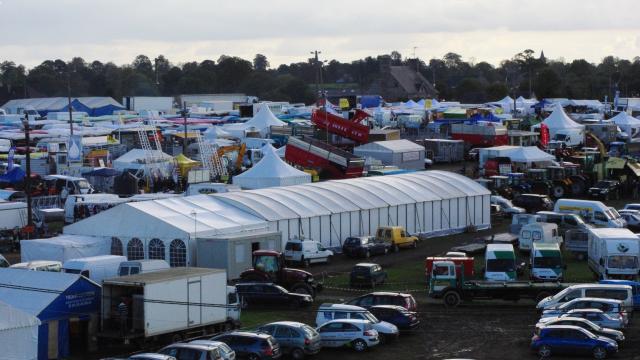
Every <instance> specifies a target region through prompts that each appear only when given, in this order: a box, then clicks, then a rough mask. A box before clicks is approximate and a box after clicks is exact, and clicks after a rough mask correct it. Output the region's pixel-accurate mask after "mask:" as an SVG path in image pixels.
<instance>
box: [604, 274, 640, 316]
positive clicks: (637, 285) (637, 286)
mask: <svg viewBox="0 0 640 360" xmlns="http://www.w3.org/2000/svg"><path fill="white" fill-rule="evenodd" d="M600 284H609V285H627V286H630V287H631V294H632V296H633V308H634V310H640V281H633V280H613V279H610V280H600ZM625 306H628V304H625Z"/></svg>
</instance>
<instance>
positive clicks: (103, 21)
mask: <svg viewBox="0 0 640 360" xmlns="http://www.w3.org/2000/svg"><path fill="white" fill-rule="evenodd" d="M639 10H640V0H616V1H603V0H513V1H512V0H439V1H431V0H415V1H413V0H395V1H390V0H363V1H359V0H320V1H308V0H235V1H227V0H225V1H221V0H0V61H4V60H13V61H15V62H17V63H22V64H25V65H27V66H28V67H32V66H35V65H37V64H39V63H41V62H42V61H43V60H46V59H57V58H60V59H64V60H69V59H71V58H72V57H73V56H81V57H82V58H84V59H85V60H87V61H91V60H100V61H103V62H106V61H113V62H115V63H117V64H123V63H130V62H131V61H132V60H133V58H134V57H135V56H136V55H138V54H145V55H147V56H149V57H150V58H152V59H153V57H155V56H157V55H158V54H163V55H165V56H166V57H167V58H169V60H170V61H172V62H174V63H180V62H185V61H193V60H196V61H202V60H204V59H213V60H216V59H217V58H218V57H219V56H220V55H222V54H227V55H236V56H240V57H243V58H246V59H252V58H253V56H254V54H256V53H262V54H264V55H266V56H267V58H268V59H269V61H270V62H271V65H272V67H273V66H277V65H279V64H282V63H291V62H299V61H305V60H306V59H307V58H308V57H309V56H310V54H309V52H310V51H311V50H314V49H318V50H321V51H322V54H321V58H323V59H338V60H340V61H351V60H355V59H359V58H362V57H365V56H368V55H378V54H385V53H390V52H391V51H393V50H397V51H399V52H400V53H401V54H402V55H403V56H405V57H412V56H413V51H414V50H413V47H417V49H416V55H417V56H419V57H420V58H422V59H430V58H433V57H436V58H441V57H442V56H443V55H444V54H445V53H447V52H450V51H452V52H456V53H458V54H460V55H462V56H463V58H464V59H465V60H467V61H469V60H474V61H475V62H479V61H488V62H490V63H493V64H497V63H499V61H500V60H502V59H505V58H511V57H512V56H513V55H514V54H516V53H518V52H520V51H522V50H524V49H527V48H530V49H533V50H535V51H536V53H539V51H540V50H541V49H542V50H544V52H545V55H546V56H547V57H549V58H553V59H557V58H564V59H565V60H573V59H576V58H585V59H587V60H589V61H592V62H598V61H600V60H601V59H602V58H603V57H604V56H606V55H614V56H618V57H621V58H627V59H632V58H633V57H635V56H640V20H639V18H638V14H640V11H639Z"/></svg>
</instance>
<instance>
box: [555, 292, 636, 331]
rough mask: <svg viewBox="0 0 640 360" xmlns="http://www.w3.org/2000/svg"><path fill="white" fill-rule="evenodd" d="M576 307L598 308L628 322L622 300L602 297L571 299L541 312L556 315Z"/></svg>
mask: <svg viewBox="0 0 640 360" xmlns="http://www.w3.org/2000/svg"><path fill="white" fill-rule="evenodd" d="M576 309H599V310H602V312H604V313H606V314H607V315H609V316H611V317H613V318H615V317H621V318H622V319H623V320H624V322H625V325H626V324H628V323H629V315H628V314H627V312H626V310H625V308H624V303H623V302H622V301H620V300H613V299H602V298H577V299H573V300H571V301H567V302H566V303H564V304H559V305H555V306H551V307H549V308H547V309H545V310H544V311H543V312H542V317H543V318H548V317H556V316H559V315H562V314H565V313H567V312H568V311H569V310H576Z"/></svg>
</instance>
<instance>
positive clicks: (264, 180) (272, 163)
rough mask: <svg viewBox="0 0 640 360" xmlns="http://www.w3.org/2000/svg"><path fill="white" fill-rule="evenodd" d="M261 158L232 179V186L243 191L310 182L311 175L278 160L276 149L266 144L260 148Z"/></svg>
mask: <svg viewBox="0 0 640 360" xmlns="http://www.w3.org/2000/svg"><path fill="white" fill-rule="evenodd" d="M262 153H263V157H262V160H260V161H259V162H258V163H257V164H256V165H254V166H253V167H252V168H251V169H249V170H247V171H245V172H244V173H242V174H240V175H237V176H234V177H233V184H234V185H239V186H240V187H242V188H243V189H262V188H267V187H273V186H289V185H299V184H306V183H310V182H311V175H310V174H307V173H306V172H304V171H300V170H298V169H296V168H294V167H292V166H290V165H289V164H287V163H285V162H284V161H282V159H280V156H278V154H277V153H276V149H274V148H273V146H271V144H267V145H265V146H263V147H262Z"/></svg>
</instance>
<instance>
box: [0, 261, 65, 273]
mask: <svg viewBox="0 0 640 360" xmlns="http://www.w3.org/2000/svg"><path fill="white" fill-rule="evenodd" d="M10 268H12V269H23V270H32V271H51V272H61V271H62V263H61V262H60V261H52V260H35V261H29V262H22V263H17V264H13V265H11V266H10Z"/></svg>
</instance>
